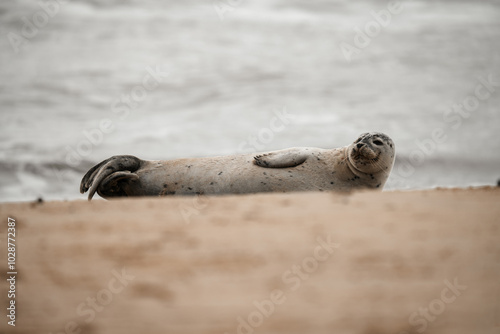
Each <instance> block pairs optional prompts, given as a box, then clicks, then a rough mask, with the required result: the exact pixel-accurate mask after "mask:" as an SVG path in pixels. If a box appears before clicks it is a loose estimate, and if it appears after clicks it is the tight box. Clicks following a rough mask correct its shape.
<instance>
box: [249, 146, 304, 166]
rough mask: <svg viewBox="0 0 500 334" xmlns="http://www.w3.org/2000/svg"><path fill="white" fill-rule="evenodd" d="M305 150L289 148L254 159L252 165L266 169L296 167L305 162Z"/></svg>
mask: <svg viewBox="0 0 500 334" xmlns="http://www.w3.org/2000/svg"><path fill="white" fill-rule="evenodd" d="M306 151H307V150H305V149H297V148H291V149H287V150H281V151H275V152H270V153H266V154H262V155H258V156H256V157H254V164H256V165H257V166H260V167H266V168H288V167H296V166H298V165H300V164H302V163H303V162H304V161H306V160H307V157H308V156H309V153H308V152H306Z"/></svg>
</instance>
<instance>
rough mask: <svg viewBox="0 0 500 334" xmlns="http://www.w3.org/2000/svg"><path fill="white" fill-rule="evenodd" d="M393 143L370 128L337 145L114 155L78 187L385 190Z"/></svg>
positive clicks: (148, 192) (114, 191)
mask: <svg viewBox="0 0 500 334" xmlns="http://www.w3.org/2000/svg"><path fill="white" fill-rule="evenodd" d="M394 156H395V154H394V144H393V142H392V140H391V139H390V138H389V137H387V136H385V135H383V134H380V133H369V134H368V133H367V134H364V135H362V136H360V137H359V138H358V140H357V141H356V142H354V143H353V144H351V145H349V146H346V147H342V148H336V149H319V148H290V149H285V150H281V151H274V152H269V153H265V154H262V155H258V156H254V155H253V154H252V155H251V154H244V155H234V156H221V157H209V158H188V159H177V160H164V161H147V160H141V159H138V158H136V157H133V156H115V157H112V158H110V159H107V160H105V161H103V162H101V163H100V164H98V165H96V166H94V167H93V168H92V169H90V170H89V171H88V172H87V174H86V175H85V176H84V178H83V179H82V183H81V187H80V191H81V192H82V193H84V192H86V191H87V190H89V189H90V192H89V199H91V198H92V196H93V195H94V194H95V192H96V191H97V193H98V194H99V195H100V196H101V197H104V198H110V197H119V196H164V195H197V194H198V195H202V194H203V195H211V194H244V193H257V192H291V191H314V190H316V191H324V190H340V191H348V190H352V189H359V188H374V189H376V188H379V189H381V188H382V187H383V186H384V184H385V182H386V180H387V178H388V176H389V173H390V171H391V169H392V165H393V163H394Z"/></svg>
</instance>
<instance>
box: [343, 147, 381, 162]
mask: <svg viewBox="0 0 500 334" xmlns="http://www.w3.org/2000/svg"><path fill="white" fill-rule="evenodd" d="M381 154H382V152H378V153H375V151H374V150H372V149H371V148H370V147H368V146H367V145H364V146H363V147H361V148H356V147H353V148H352V150H351V159H353V160H354V161H359V160H368V161H370V162H377V161H378V160H379V159H380V155H381Z"/></svg>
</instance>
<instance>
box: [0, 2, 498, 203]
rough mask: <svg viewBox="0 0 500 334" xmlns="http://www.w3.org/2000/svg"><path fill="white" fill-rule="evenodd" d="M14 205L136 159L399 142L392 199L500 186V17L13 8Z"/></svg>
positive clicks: (2, 95) (239, 5)
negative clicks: (378, 138) (111, 162)
mask: <svg viewBox="0 0 500 334" xmlns="http://www.w3.org/2000/svg"><path fill="white" fill-rule="evenodd" d="M0 78H1V80H0V124H1V131H0V202H14V201H35V200H38V199H43V200H75V199H85V198H86V196H85V195H82V194H80V193H79V183H80V180H81V178H82V177H83V175H84V174H85V172H86V171H87V170H88V169H89V168H90V167H92V166H93V165H94V164H96V163H98V162H100V161H102V160H104V159H106V158H108V157H110V156H113V155H119V154H129V155H135V156H138V157H140V158H142V159H154V160H159V159H175V158H181V157H204V156H216V155H227V154H238V153H250V152H265V151H271V150H278V149H283V148H288V147H306V146H313V147H322V148H334V147H341V146H345V145H348V144H350V143H351V142H353V141H354V140H355V139H356V138H357V137H358V135H360V134H362V133H364V132H372V131H380V132H383V133H385V134H387V135H389V136H390V137H392V139H393V140H394V142H395V145H396V150H397V159H396V163H395V166H394V169H393V171H392V174H391V177H390V178H389V181H388V183H387V184H386V187H385V191H393V190H414V189H432V188H436V187H444V188H447V187H471V186H472V187H475V186H483V185H497V183H498V182H499V179H500V154H499V153H500V134H499V131H500V1H497V0H484V1H472V0H469V1H467V0H441V1H439V0H437V1H430V0H429V1H424V0H420V1H419V0H411V1H404V0H403V1H390V2H388V1H379V0H370V1H368V0H359V1H349V0H183V1H173V0H161V1H160V0H158V1H153V0H85V1H83V0H64V1H63V0H60V1H58V0H40V1H31V0H16V1H10V0H8V1H1V2H0Z"/></svg>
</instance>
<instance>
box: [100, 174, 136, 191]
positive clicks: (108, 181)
mask: <svg viewBox="0 0 500 334" xmlns="http://www.w3.org/2000/svg"><path fill="white" fill-rule="evenodd" d="M137 180H139V176H138V175H137V174H135V173H131V172H129V171H128V170H126V171H124V172H116V173H113V174H111V175H109V176H108V177H107V178H105V179H104V180H103V181H102V182H101V184H100V185H99V187H97V193H98V194H99V196H101V197H103V198H108V197H123V196H131V193H130V192H129V191H128V190H129V187H128V186H129V184H130V183H131V182H135V181H137Z"/></svg>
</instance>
